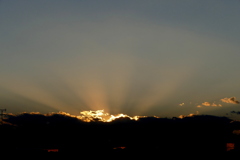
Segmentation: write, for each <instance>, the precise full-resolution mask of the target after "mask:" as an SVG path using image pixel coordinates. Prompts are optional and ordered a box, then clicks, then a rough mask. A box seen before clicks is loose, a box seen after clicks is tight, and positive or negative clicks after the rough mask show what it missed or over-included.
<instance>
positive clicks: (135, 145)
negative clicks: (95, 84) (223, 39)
mask: <svg viewBox="0 0 240 160" xmlns="http://www.w3.org/2000/svg"><path fill="white" fill-rule="evenodd" d="M236 129H240V127H239V122H233V121H232V120H230V119H228V118H226V117H216V116H207V115H205V116H193V117H185V118H183V119H179V118H173V119H168V118H154V117H145V118H140V119H139V120H138V121H135V120H130V119H128V118H120V119H116V120H115V121H113V122H109V123H107V122H100V121H96V122H83V121H81V120H79V119H77V118H74V117H69V116H65V115H59V114H54V115H51V116H44V115H41V114H21V115H17V116H9V117H8V119H6V120H5V124H3V125H1V126H0V133H1V137H4V138H2V141H3V143H2V145H0V147H1V150H2V151H3V150H7V151H12V152H33V151H46V150H45V149H55V148H56V149H59V152H68V153H70V152H84V151H89V150H91V151H104V152H121V153H125V152H126V153H127V152H131V153H135V152H136V153H138V154H142V153H157V154H160V153H163V154H164V153H183V154H185V153H186V154H187V153H191V154H210V153H211V154H223V153H225V152H226V143H228V142H234V143H235V141H236V142H238V139H239V138H238V136H237V135H234V134H233V130H236Z"/></svg>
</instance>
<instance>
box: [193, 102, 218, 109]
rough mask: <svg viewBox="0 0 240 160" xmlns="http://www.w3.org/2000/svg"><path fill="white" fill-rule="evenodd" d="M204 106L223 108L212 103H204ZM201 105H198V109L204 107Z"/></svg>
mask: <svg viewBox="0 0 240 160" xmlns="http://www.w3.org/2000/svg"><path fill="white" fill-rule="evenodd" d="M202 106H211V107H222V105H221V104H216V103H212V104H211V103H210V102H204V103H202ZM202 106H201V105H198V106H197V107H198V108H200V107H202Z"/></svg>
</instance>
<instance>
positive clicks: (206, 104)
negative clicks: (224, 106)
mask: <svg viewBox="0 0 240 160" xmlns="http://www.w3.org/2000/svg"><path fill="white" fill-rule="evenodd" d="M202 105H204V106H211V103H209V102H204V103H202Z"/></svg>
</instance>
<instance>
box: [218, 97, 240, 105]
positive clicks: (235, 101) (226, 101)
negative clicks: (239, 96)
mask: <svg viewBox="0 0 240 160" xmlns="http://www.w3.org/2000/svg"><path fill="white" fill-rule="evenodd" d="M221 101H222V102H224V103H232V104H239V101H237V100H236V97H231V98H223V99H221Z"/></svg>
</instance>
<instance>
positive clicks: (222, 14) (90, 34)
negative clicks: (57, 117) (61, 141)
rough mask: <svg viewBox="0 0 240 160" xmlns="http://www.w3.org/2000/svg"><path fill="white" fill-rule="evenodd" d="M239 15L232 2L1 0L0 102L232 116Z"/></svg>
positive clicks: (44, 108) (31, 107)
mask: <svg viewBox="0 0 240 160" xmlns="http://www.w3.org/2000/svg"><path fill="white" fill-rule="evenodd" d="M239 15H240V1H239V0H85V1H84V0H0V37H1V38H0V77H1V78H0V108H6V109H7V112H11V113H20V112H41V113H48V112H58V111H64V112H68V113H70V114H74V115H78V114H79V112H81V111H85V110H99V109H104V110H105V111H106V112H109V113H111V114H117V113H124V114H128V115H131V116H133V115H146V116H153V115H156V116H160V117H173V116H179V115H188V114H190V113H193V114H210V115H217V116H226V113H229V115H228V116H229V117H230V118H232V117H234V115H231V114H230V112H231V111H233V110H234V111H240V104H239V102H238V100H240V91H239V89H240V74H239V69H240V45H239V44H240V32H239V29H240V21H239ZM234 118H237V115H235V117H234Z"/></svg>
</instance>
